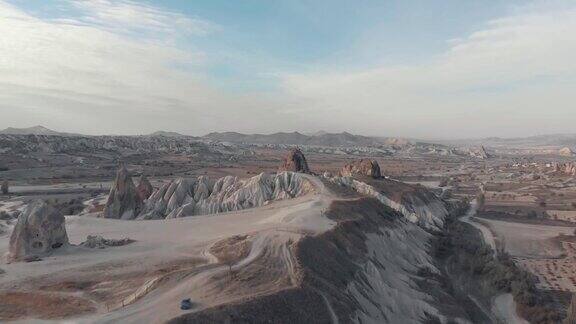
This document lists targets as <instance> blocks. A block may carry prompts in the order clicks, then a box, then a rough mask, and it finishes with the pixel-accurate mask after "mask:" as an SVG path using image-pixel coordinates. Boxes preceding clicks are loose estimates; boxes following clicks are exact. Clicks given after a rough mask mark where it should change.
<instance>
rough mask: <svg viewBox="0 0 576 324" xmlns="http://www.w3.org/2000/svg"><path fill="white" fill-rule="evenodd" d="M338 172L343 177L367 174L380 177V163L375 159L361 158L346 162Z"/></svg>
mask: <svg viewBox="0 0 576 324" xmlns="http://www.w3.org/2000/svg"><path fill="white" fill-rule="evenodd" d="M340 174H341V175H342V176H343V177H353V176H355V175H363V176H369V177H372V178H381V177H382V174H381V173H380V165H379V164H378V162H377V161H375V160H368V159H361V160H357V161H354V162H351V163H348V164H346V165H345V166H344V167H343V168H342V170H341V171H340Z"/></svg>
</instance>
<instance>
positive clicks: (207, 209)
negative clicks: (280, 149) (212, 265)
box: [139, 172, 314, 219]
mask: <svg viewBox="0 0 576 324" xmlns="http://www.w3.org/2000/svg"><path fill="white" fill-rule="evenodd" d="M313 188H314V187H313V185H312V184H311V183H310V181H309V180H308V179H306V178H305V177H304V176H302V175H300V174H297V173H294V172H282V173H279V174H267V173H262V174H260V175H258V176H255V177H252V178H249V179H238V178H237V177H233V176H227V177H223V178H220V179H218V180H217V181H215V182H213V181H211V180H210V179H209V178H207V177H204V176H201V177H198V178H197V179H185V178H179V179H176V180H174V181H171V182H169V183H167V184H165V185H163V186H162V187H161V188H159V189H158V190H156V191H155V192H154V193H153V194H152V195H151V196H150V198H148V200H147V201H146V205H145V207H144V210H143V212H142V213H141V215H140V216H139V218H141V219H162V218H176V217H184V216H193V215H206V214H213V213H221V212H227V211H233V210H242V209H247V208H253V207H258V206H263V205H265V204H266V203H268V202H270V201H276V200H282V199H288V198H294V197H298V196H302V195H304V194H307V193H309V192H311V191H312V190H313Z"/></svg>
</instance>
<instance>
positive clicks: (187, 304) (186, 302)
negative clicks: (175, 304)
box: [180, 298, 192, 310]
mask: <svg viewBox="0 0 576 324" xmlns="http://www.w3.org/2000/svg"><path fill="white" fill-rule="evenodd" d="M191 308H192V301H191V300H190V298H188V299H182V301H181V302H180V309H181V310H189V309H191Z"/></svg>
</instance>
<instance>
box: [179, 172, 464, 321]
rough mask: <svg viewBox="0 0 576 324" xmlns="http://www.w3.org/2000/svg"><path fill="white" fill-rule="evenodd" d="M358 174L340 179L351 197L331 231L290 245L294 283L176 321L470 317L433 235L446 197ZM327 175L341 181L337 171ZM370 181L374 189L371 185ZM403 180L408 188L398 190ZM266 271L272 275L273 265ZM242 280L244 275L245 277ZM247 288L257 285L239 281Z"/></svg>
mask: <svg viewBox="0 0 576 324" xmlns="http://www.w3.org/2000/svg"><path fill="white" fill-rule="evenodd" d="M353 180H354V181H357V182H358V183H356V185H350V186H349V185H347V184H342V183H338V184H337V186H340V187H341V189H342V191H341V193H344V192H345V191H346V190H348V192H346V195H345V196H346V197H345V198H343V199H341V200H335V201H334V202H333V203H332V204H331V206H330V208H329V209H328V210H327V211H326V212H325V216H326V217H328V218H329V219H331V220H332V221H335V222H336V226H334V227H333V228H332V229H331V230H329V231H327V232H324V233H323V234H319V235H305V236H303V237H302V238H301V239H300V240H299V241H297V242H296V244H293V245H291V246H290V247H289V252H290V254H291V255H292V256H293V257H292V258H293V261H292V262H290V263H289V264H287V265H286V267H291V268H293V269H292V270H291V271H287V272H289V273H293V275H292V276H291V277H290V278H291V280H290V282H291V284H286V285H285V286H284V287H285V288H284V289H281V290H279V291H277V292H274V293H271V294H262V295H259V296H251V297H249V298H239V299H238V300H237V301H236V302H233V303H226V304H223V305H220V306H216V307H211V308H207V309H202V310H199V311H197V312H194V313H190V314H186V315H183V316H181V317H178V318H175V319H173V320H172V321H171V322H172V323H212V322H226V321H230V322H232V323H265V322H266V323H270V322H273V323H423V322H432V321H440V322H448V321H451V320H456V321H460V322H466V321H468V318H467V314H466V313H465V311H464V310H463V308H461V307H460V305H458V302H457V301H456V300H455V299H454V298H452V297H451V295H450V294H449V293H448V292H447V291H445V290H446V289H445V286H444V285H443V284H442V274H441V272H440V271H439V270H438V268H437V265H436V262H435V260H434V258H433V256H432V255H431V254H432V250H431V247H430V242H431V239H432V238H433V235H434V232H435V231H436V228H437V227H438V226H440V225H441V224H442V221H443V219H444V217H445V216H446V215H445V214H446V209H445V208H444V205H443V203H442V201H440V200H439V199H438V198H437V197H436V196H435V195H433V194H432V193H430V192H428V191H427V190H425V189H423V188H419V187H413V186H408V185H404V184H398V183H394V182H383V183H379V184H378V183H372V184H367V183H365V182H362V181H360V180H356V179H353ZM325 181H326V182H327V183H330V184H331V185H334V179H331V180H325ZM336 182H338V181H336ZM347 183H350V182H347ZM352 183H354V182H352ZM367 186H369V187H370V188H373V189H371V190H363V188H366V187H367ZM405 186H406V187H405ZM335 188H336V187H335ZM374 188H378V190H376V189H374ZM399 188H400V189H402V190H403V192H401V193H398V189H399ZM409 189H410V190H409ZM353 190H356V193H354V191H353ZM387 190H389V191H387ZM373 192H377V193H378V195H376V194H374V193H373ZM391 193H395V195H398V194H399V196H395V195H393V194H391ZM384 197H385V199H384ZM389 205H391V206H392V207H391V206H389ZM415 217H416V219H414V218H415ZM259 275H261V276H264V277H266V270H265V269H262V270H260V272H259ZM277 280H280V278H278V279H277ZM237 281H238V282H240V283H239V284H240V285H242V282H244V281H243V280H242V277H240V278H238V280H237ZM245 282H246V283H249V282H250V280H246V281H245ZM245 289H249V287H241V286H239V287H237V290H238V291H243V290H245Z"/></svg>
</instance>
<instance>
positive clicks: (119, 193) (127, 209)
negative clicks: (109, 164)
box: [102, 166, 142, 219]
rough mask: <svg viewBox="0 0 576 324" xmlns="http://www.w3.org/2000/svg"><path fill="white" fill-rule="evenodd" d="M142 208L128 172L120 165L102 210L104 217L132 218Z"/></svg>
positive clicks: (140, 200)
mask: <svg viewBox="0 0 576 324" xmlns="http://www.w3.org/2000/svg"><path fill="white" fill-rule="evenodd" d="M141 209H142V199H141V198H140V195H139V194H138V191H136V186H135V185H134V182H133V181H132V177H131V176H130V173H129V172H128V170H127V169H126V167H125V166H121V167H120V169H119V170H118V173H117V174H116V180H115V181H114V185H113V186H112V188H111V189H110V194H109V195H108V201H106V206H105V207H104V211H103V212H102V216H103V217H104V218H116V219H134V218H136V216H138V214H139V213H140V210H141Z"/></svg>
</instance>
